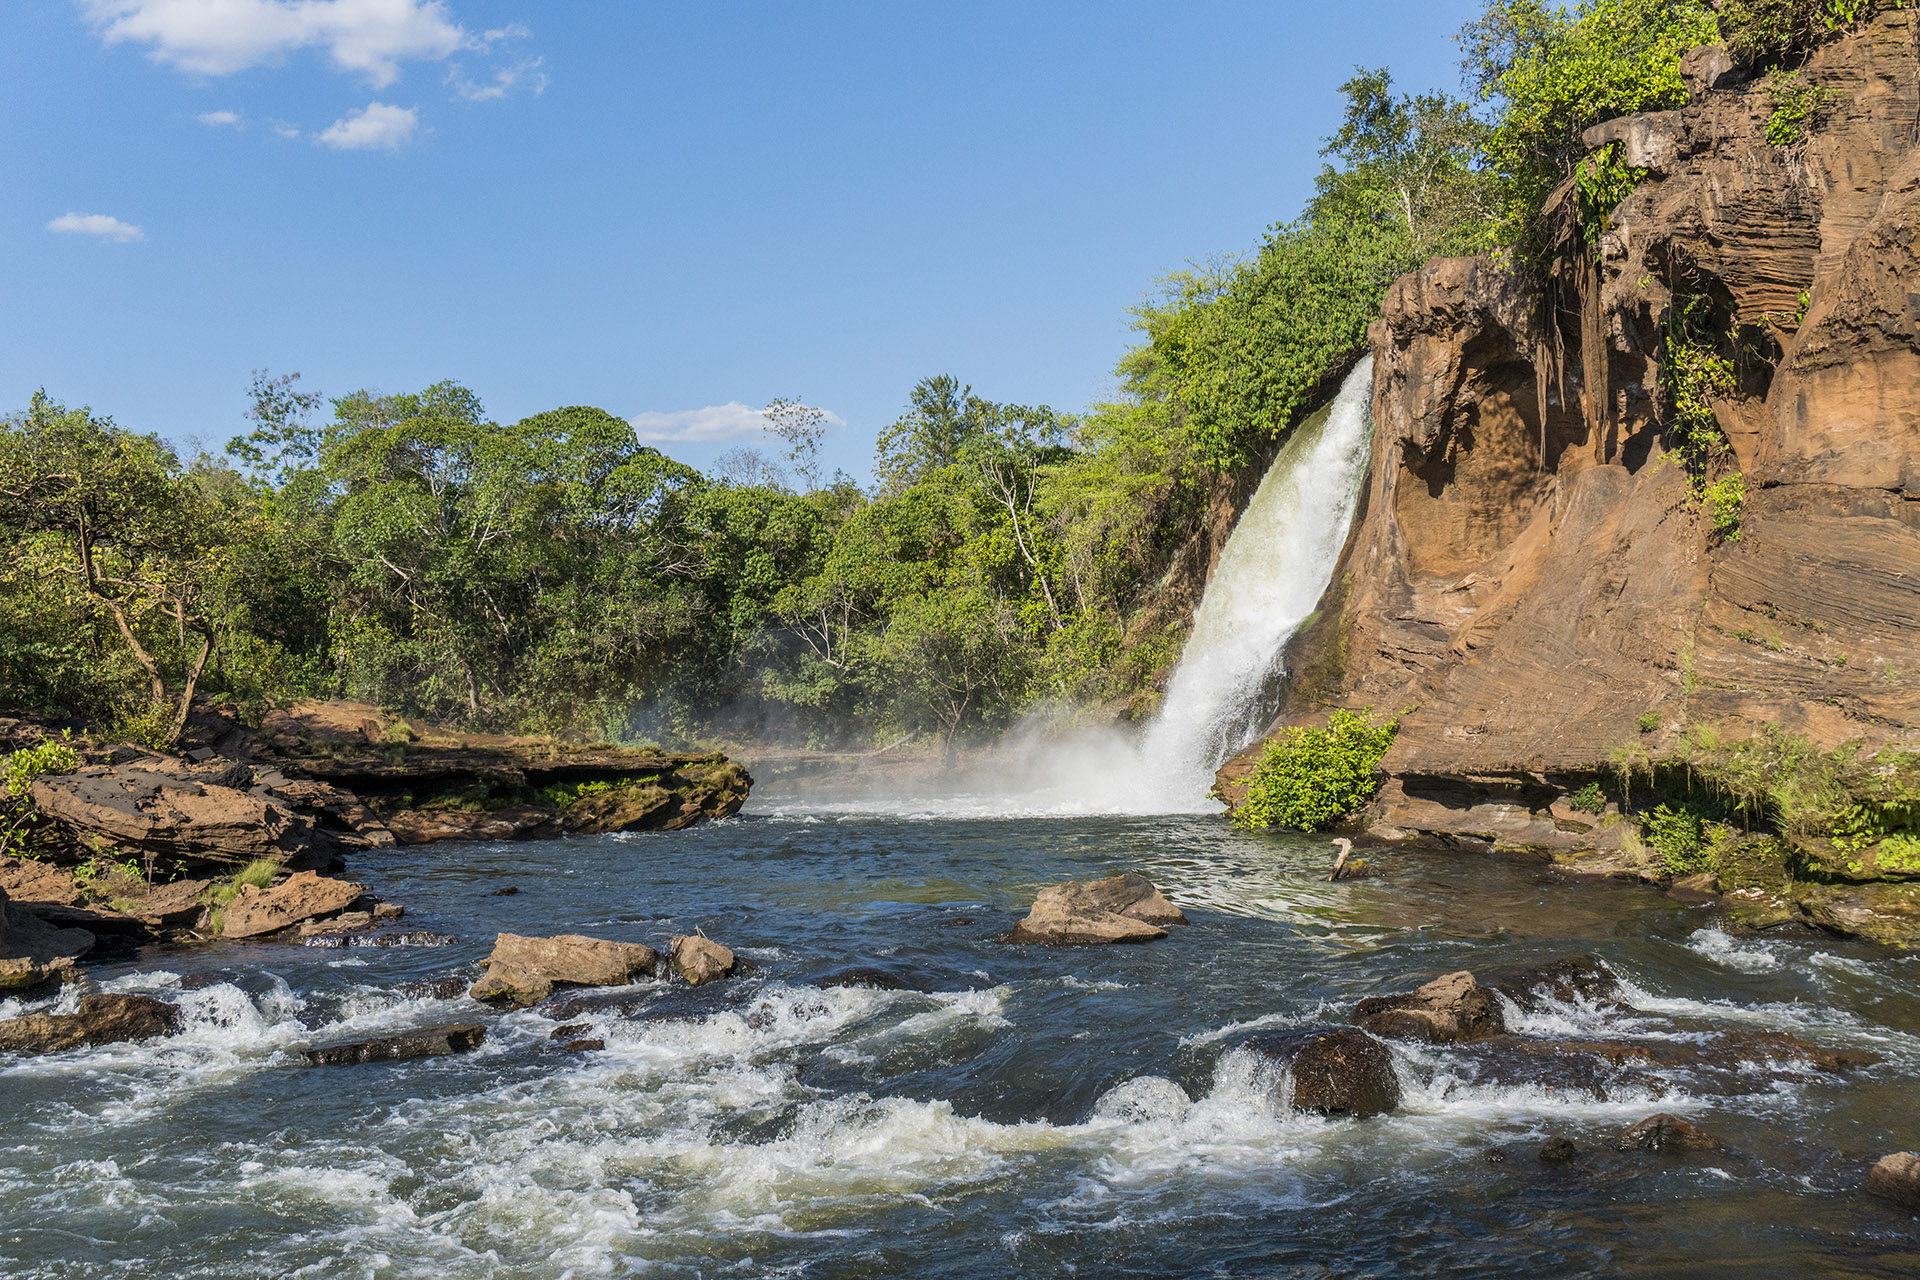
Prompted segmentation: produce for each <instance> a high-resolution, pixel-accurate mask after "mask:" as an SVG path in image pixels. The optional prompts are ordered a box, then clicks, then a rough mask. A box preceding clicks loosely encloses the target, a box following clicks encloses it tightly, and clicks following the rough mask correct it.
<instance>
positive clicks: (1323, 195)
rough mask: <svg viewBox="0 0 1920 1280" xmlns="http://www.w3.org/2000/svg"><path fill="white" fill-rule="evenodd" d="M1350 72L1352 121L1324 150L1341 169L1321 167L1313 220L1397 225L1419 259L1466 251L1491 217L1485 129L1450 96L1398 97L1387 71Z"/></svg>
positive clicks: (1349, 115) (1348, 94) (1348, 120)
mask: <svg viewBox="0 0 1920 1280" xmlns="http://www.w3.org/2000/svg"><path fill="white" fill-rule="evenodd" d="M1354 70H1355V73H1356V74H1355V75H1354V77H1353V79H1351V80H1349V81H1347V82H1346V83H1345V84H1343V85H1341V86H1340V91H1341V92H1342V93H1343V94H1345V95H1346V98H1347V114H1346V118H1345V119H1344V120H1343V121H1342V123H1341V126H1340V128H1339V130H1338V131H1337V132H1336V133H1335V134H1334V135H1333V136H1332V137H1331V138H1327V139H1325V145H1324V146H1322V147H1321V149H1320V154H1321V155H1323V156H1332V157H1335V158H1336V159H1338V160H1340V161H1341V162H1342V163H1343V165H1344V168H1342V169H1335V168H1333V167H1332V166H1328V167H1327V168H1325V169H1323V170H1322V171H1321V174H1320V177H1319V180H1318V183H1317V187H1318V194H1317V195H1316V196H1315V198H1314V200H1313V201H1312V203H1311V204H1310V205H1309V207H1308V218H1309V220H1310V221H1312V222H1314V223H1315V224H1317V225H1323V226H1324V225H1328V224H1330V223H1339V222H1354V221H1367V220H1383V219H1384V220H1387V221H1392V222H1397V223H1398V224H1399V226H1400V229H1401V230H1402V231H1404V232H1405V233H1406V235H1407V236H1408V238H1409V239H1411V240H1412V241H1413V242H1414V245H1415V252H1416V253H1418V254H1423V255H1424V254H1427V253H1433V252H1439V251H1442V250H1443V249H1444V248H1446V247H1450V246H1459V245H1464V243H1465V242H1466V241H1468V240H1470V238H1471V236H1472V233H1473V231H1474V230H1475V229H1477V228H1478V227H1479V226H1480V225H1481V224H1483V223H1484V222H1485V221H1486V220H1487V218H1488V217H1489V216H1490V215H1491V214H1492V213H1493V211H1494V204H1495V199H1494V197H1495V193H1494V191H1493V187H1492V183H1491V181H1490V175H1488V174H1487V173H1486V172H1485V170H1484V146H1485V141H1486V134H1487V128H1486V126H1485V125H1484V124H1482V123H1481V122H1480V121H1479V120H1476V119H1475V118H1474V116H1473V113H1472V112H1471V111H1470V110H1469V109H1468V106H1467V104H1466V103H1464V102H1462V101H1460V100H1459V99H1457V98H1453V97H1451V96H1449V95H1448V94H1445V93H1423V94H1420V95H1418V96H1408V95H1405V94H1402V95H1400V96H1398V97H1395V96H1394V94H1393V92H1392V90H1393V76H1392V75H1391V74H1390V73H1389V72H1388V71H1387V70H1386V68H1384V67H1382V68H1379V69H1378V70H1373V71H1368V70H1366V69H1365V68H1360V67H1356V68H1355V69H1354Z"/></svg>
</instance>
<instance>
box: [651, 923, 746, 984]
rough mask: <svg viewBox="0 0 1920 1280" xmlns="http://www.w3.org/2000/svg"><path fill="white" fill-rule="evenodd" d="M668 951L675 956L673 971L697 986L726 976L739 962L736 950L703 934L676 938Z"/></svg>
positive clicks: (669, 943)
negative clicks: (702, 935)
mask: <svg viewBox="0 0 1920 1280" xmlns="http://www.w3.org/2000/svg"><path fill="white" fill-rule="evenodd" d="M667 953H668V954H669V955H670V956H672V957H673V971H674V972H675V973H677V974H679V975H680V976H681V977H682V978H685V979H686V980H687V983H688V984H689V985H690V986H695V987H698V986H702V985H704V984H705V983H709V982H714V981H717V980H719V979H721V978H724V977H726V976H727V975H728V974H730V973H732V972H733V967H734V965H735V964H737V963H738V961H737V960H736V959H735V958H734V954H733V952H731V951H729V950H727V948H725V947H723V946H721V945H720V944H719V943H717V942H715V941H714V940H713V939H712V938H707V937H701V936H699V935H693V936H685V935H682V936H680V937H676V938H674V939H672V940H671V941H669V942H668V943H667Z"/></svg>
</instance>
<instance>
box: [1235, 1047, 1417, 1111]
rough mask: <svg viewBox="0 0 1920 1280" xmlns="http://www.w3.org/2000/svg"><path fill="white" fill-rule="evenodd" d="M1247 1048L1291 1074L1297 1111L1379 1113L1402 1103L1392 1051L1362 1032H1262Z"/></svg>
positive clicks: (1290, 1099) (1293, 1106)
mask: <svg viewBox="0 0 1920 1280" xmlns="http://www.w3.org/2000/svg"><path fill="white" fill-rule="evenodd" d="M1246 1047H1247V1048H1248V1049H1251V1050H1252V1051H1253V1052H1255V1053H1257V1054H1259V1055H1260V1056H1261V1057H1264V1058H1267V1059H1270V1060H1272V1061H1275V1062H1279V1063H1282V1064H1284V1065H1286V1066H1287V1068H1288V1069H1289V1071H1290V1073H1291V1075H1292V1078H1293V1096H1292V1097H1291V1098H1289V1099H1287V1102H1288V1105H1290V1106H1291V1107H1292V1108H1293V1109H1294V1110H1295V1111H1309V1112H1314V1113H1316V1114H1319V1115H1327V1116H1375V1115H1381V1114H1383V1113H1385V1112H1388V1111H1392V1110H1393V1109H1394V1108H1395V1107H1397V1106H1399V1105H1400V1077H1399V1075H1398V1074H1397V1073H1396V1072H1395V1071H1394V1069H1393V1053H1392V1051H1391V1050H1389V1049H1388V1048H1387V1046H1386V1045H1384V1044H1382V1043H1381V1042H1380V1041H1378V1040H1376V1039H1374V1038H1373V1037H1372V1036H1370V1035H1368V1034H1367V1033H1366V1032H1364V1031H1359V1030H1355V1029H1354V1028H1352V1027H1343V1028H1341V1029H1340V1030H1338V1031H1329V1032H1326V1033H1325V1034H1323V1035H1317V1036H1314V1037H1312V1038H1311V1039H1308V1040H1306V1041H1305V1042H1301V1041H1300V1040H1298V1039H1297V1038H1271V1037H1258V1038H1255V1039H1253V1040H1250V1041H1248V1042H1247V1045H1246Z"/></svg>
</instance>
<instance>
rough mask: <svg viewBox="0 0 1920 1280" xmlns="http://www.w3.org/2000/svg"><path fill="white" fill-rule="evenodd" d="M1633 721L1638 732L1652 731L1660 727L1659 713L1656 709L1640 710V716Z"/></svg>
mask: <svg viewBox="0 0 1920 1280" xmlns="http://www.w3.org/2000/svg"><path fill="white" fill-rule="evenodd" d="M1634 723H1635V724H1636V725H1637V726H1638V727H1639V729H1640V732H1642V733H1652V732H1653V731H1654V730H1656V729H1658V728H1659V727H1660V713H1659V712H1658V711H1642V712H1641V713H1640V718H1639V719H1638V720H1636V721H1635V722H1634Z"/></svg>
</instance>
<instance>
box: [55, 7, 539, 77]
mask: <svg viewBox="0 0 1920 1280" xmlns="http://www.w3.org/2000/svg"><path fill="white" fill-rule="evenodd" d="M80 4H81V7H82V8H83V9H84V10H85V12H86V15H87V17H88V18H89V19H90V20H91V21H92V23H93V25H94V27H95V29H96V30H98V31H99V33H100V37H101V39H103V40H105V41H106V42H107V43H109V44H115V43H119V42H121V41H131V42H134V43H136V44H144V45H148V46H150V47H151V52H150V55H149V56H151V57H152V58H153V59H154V60H155V61H156V62H162V63H165V64H167V65H169V66H173V67H178V68H179V69H180V70H182V71H187V72H191V73H193V74H196V75H206V76H224V75H231V74H233V73H234V72H236V71H244V70H246V69H247V68H248V67H254V66H259V65H260V64H261V63H264V62H273V61H277V60H278V59H280V58H283V57H285V56H286V55H287V54H289V53H292V52H293V51H294V50H296V49H304V48H311V47H318V48H324V49H325V50H326V52H327V56H328V58H329V59H331V60H332V62H333V65H334V66H336V67H338V68H339V69H340V70H342V71H348V72H355V73H358V74H360V75H364V76H365V77H366V78H367V79H368V80H369V81H370V82H371V83H372V84H373V86H374V87H375V88H377V89H383V88H385V87H386V86H388V85H390V84H392V83H393V82H394V81H395V80H398V79H399V78H400V64H401V63H402V62H405V61H410V60H423V61H428V62H438V61H439V60H441V59H442V58H446V57H449V56H451V55H452V54H453V53H454V52H455V51H457V50H459V49H463V48H465V49H484V48H485V47H486V46H487V44H488V43H490V40H491V39H497V38H505V37H506V36H508V35H514V34H518V33H517V32H516V31H512V30H503V31H502V32H499V33H495V32H487V33H486V34H485V35H484V36H481V37H478V38H476V37H474V36H472V35H470V34H468V32H467V31H466V29H465V28H463V27H461V26H460V25H459V24H458V23H457V22H455V21H454V20H453V14H452V12H451V11H450V10H449V9H448V8H447V6H446V4H445V2H444V0H80Z"/></svg>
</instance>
